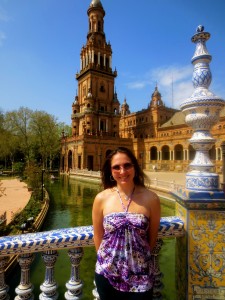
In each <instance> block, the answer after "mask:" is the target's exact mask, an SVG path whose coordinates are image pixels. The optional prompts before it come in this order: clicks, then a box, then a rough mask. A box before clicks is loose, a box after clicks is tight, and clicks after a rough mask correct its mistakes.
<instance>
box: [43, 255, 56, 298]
mask: <svg viewBox="0 0 225 300" xmlns="http://www.w3.org/2000/svg"><path fill="white" fill-rule="evenodd" d="M57 257H58V253H57V251H56V250H49V251H45V252H43V253H42V258H43V260H44V264H45V268H46V269H45V281H44V282H43V283H42V285H41V286H40V289H41V291H42V293H41V294H40V295H39V299H40V300H50V299H51V300H55V299H58V292H57V287H58V285H57V283H56V281H55V279H54V265H55V263H56V260H57Z"/></svg>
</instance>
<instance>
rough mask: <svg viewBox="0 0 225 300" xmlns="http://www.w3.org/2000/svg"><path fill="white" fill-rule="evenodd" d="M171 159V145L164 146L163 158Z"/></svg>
mask: <svg viewBox="0 0 225 300" xmlns="http://www.w3.org/2000/svg"><path fill="white" fill-rule="evenodd" d="M169 159H170V149H169V146H166V145H165V146H163V147H162V160H169Z"/></svg>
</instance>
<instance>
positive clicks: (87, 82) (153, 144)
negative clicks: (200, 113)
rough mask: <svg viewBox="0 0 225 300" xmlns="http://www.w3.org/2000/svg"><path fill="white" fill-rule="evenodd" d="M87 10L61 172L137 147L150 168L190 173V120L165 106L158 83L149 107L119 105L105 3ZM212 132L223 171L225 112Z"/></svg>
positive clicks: (91, 166) (95, 2)
mask: <svg viewBox="0 0 225 300" xmlns="http://www.w3.org/2000/svg"><path fill="white" fill-rule="evenodd" d="M87 14H88V22H89V28H88V33H87V41H86V44H85V45H84V46H83V47H82V49H81V53H80V71H79V72H78V73H77V74H76V80H77V82H78V93H77V95H76V96H75V99H74V102H73V104H72V115H71V120H72V136H70V137H68V136H65V134H64V133H63V135H62V147H61V172H69V170H71V169H88V170H95V171H97V170H100V169H101V166H102V162H103V161H104V158H105V157H106V156H107V154H108V153H109V152H110V151H111V150H113V149H115V148H116V147H118V146H125V147H128V148H130V149H131V150H133V151H134V153H135V155H136V157H137V158H138V161H139V163H140V165H141V167H142V168H144V169H146V170H162V171H178V172H187V170H188V165H189V164H190V161H191V160H192V159H193V157H194V154H195V151H194V149H193V148H192V146H191V145H190V143H189V139H190V138H191V136H192V134H193V131H192V129H191V128H190V127H188V126H187V125H186V124H185V120H184V118H185V117H184V115H183V113H182V112H181V111H178V110H176V109H173V108H169V107H166V106H165V105H164V103H163V101H162V97H161V94H160V92H159V90H158V87H157V86H156V87H155V90H154V91H153V94H152V97H151V99H150V101H149V105H148V108H147V109H143V110H141V111H138V112H135V113H130V109H129V104H128V103H127V100H126V99H124V101H123V103H122V104H120V102H119V99H118V97H117V93H116V89H115V78H116V77H117V71H116V69H114V70H113V67H112V47H111V45H110V43H107V42H106V35H105V32H104V16H105V11H104V8H103V6H102V4H101V1H100V0H92V2H91V4H90V6H89V8H88V10H87ZM212 135H213V137H214V138H215V139H216V144H215V146H214V147H213V148H212V149H211V150H210V157H211V159H212V160H213V161H214V163H215V171H216V172H218V173H221V172H222V151H221V143H222V142H223V141H225V110H222V112H221V117H220V122H219V124H218V125H216V126H214V128H213V130H212Z"/></svg>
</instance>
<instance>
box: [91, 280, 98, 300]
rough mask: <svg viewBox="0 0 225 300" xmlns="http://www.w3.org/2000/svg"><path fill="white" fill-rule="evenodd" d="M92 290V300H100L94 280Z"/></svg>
mask: <svg viewBox="0 0 225 300" xmlns="http://www.w3.org/2000/svg"><path fill="white" fill-rule="evenodd" d="M94 286H95V287H94V289H93V290H92V295H93V296H94V300H100V297H99V294H98V291H97V288H96V283H95V280H94Z"/></svg>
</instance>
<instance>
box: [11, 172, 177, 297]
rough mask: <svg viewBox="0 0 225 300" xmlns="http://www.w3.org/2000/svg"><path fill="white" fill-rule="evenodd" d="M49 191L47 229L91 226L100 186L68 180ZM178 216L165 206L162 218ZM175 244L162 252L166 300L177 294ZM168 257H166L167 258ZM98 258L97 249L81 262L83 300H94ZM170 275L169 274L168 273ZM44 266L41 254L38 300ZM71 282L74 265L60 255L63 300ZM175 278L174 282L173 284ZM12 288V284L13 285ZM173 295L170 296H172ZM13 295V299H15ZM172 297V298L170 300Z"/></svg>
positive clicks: (34, 272) (36, 269)
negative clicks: (71, 270) (175, 283)
mask: <svg viewBox="0 0 225 300" xmlns="http://www.w3.org/2000/svg"><path fill="white" fill-rule="evenodd" d="M46 187H47V190H48V192H49V195H50V199H51V200H50V209H49V213H48V215H47V218H46V221H45V223H44V226H43V229H42V230H44V231H46V230H52V229H59V228H67V227H76V226H83V225H90V224H91V223H92V221H91V209H92V204H93V200H94V198H95V195H96V194H97V193H98V192H99V191H100V186H99V184H94V183H92V182H81V181H78V180H76V179H74V178H69V177H68V176H62V177H60V180H58V181H54V182H49V183H46ZM169 215H174V209H173V208H171V207H169V206H166V205H163V206H162V216H169ZM174 242H175V239H168V240H165V242H164V246H163V248H162V250H161V258H160V259H161V260H160V264H161V265H162V266H161V269H162V272H163V273H165V275H166V273H168V275H169V276H168V277H169V278H167V276H165V278H164V284H165V286H166V288H165V290H166V296H164V299H174V298H175V297H170V296H171V295H172V294H173V293H174V289H175V287H174V276H171V275H172V274H174V273H175V272H174V270H173V271H172V274H171V268H174V257H173V258H172V254H173V255H174V253H175V250H174ZM164 253H165V255H164ZM95 260H96V254H95V249H94V247H87V248H85V249H84V256H83V259H82V262H81V278H82V279H83V281H84V295H83V298H82V299H83V300H92V299H93V296H92V289H93V279H94V265H95ZM168 269H169V271H168V272H167V271H166V270H168ZM44 272H45V270H44V266H43V261H42V259H41V257H40V254H38V255H37V257H36V259H35V261H34V263H33V264H32V269H31V282H32V283H33V284H34V294H35V299H38V295H39V294H40V285H41V284H42V283H43V281H44ZM69 278H70V262H69V257H68V255H67V251H66V250H65V251H64V250H63V251H59V257H58V260H57V262H56V266H55V280H56V282H57V283H58V285H59V288H58V291H59V299H64V293H65V291H66V288H65V283H66V282H67V281H68V280H69ZM171 278H172V279H173V281H171ZM12 281H13V283H14V284H15V286H16V285H18V282H19V275H18V273H17V275H16V276H14V277H13V278H12ZM10 286H11V284H10ZM169 294H170V296H168V295H169ZM14 296H15V295H14V293H13V297H14ZM167 297H168V298H167Z"/></svg>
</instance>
